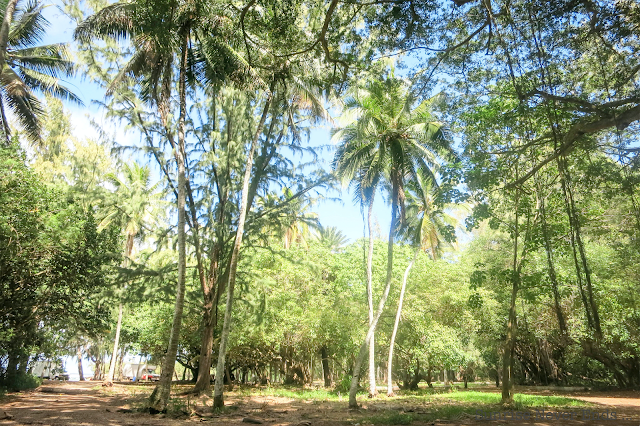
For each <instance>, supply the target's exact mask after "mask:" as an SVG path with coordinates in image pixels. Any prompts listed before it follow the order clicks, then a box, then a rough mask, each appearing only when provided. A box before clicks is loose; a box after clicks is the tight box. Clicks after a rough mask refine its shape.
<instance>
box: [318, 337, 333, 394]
mask: <svg viewBox="0 0 640 426" xmlns="http://www.w3.org/2000/svg"><path fill="white" fill-rule="evenodd" d="M320 356H321V357H322V376H323V377H324V387H325V388H328V387H330V386H331V370H329V357H328V355H327V347H326V346H323V347H321V348H320Z"/></svg>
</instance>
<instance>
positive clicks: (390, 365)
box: [387, 250, 418, 396]
mask: <svg viewBox="0 0 640 426" xmlns="http://www.w3.org/2000/svg"><path fill="white" fill-rule="evenodd" d="M417 256H418V251H417V250H416V252H415V254H414V255H413V259H412V260H411V263H409V266H407V269H406V270H405V271H404V277H403V278H402V288H401V289H400V300H399V301H398V311H397V312H396V320H395V322H394V323H393V332H392V333H391V341H390V342H389V362H388V372H387V396H393V380H392V378H393V374H392V373H393V348H394V346H395V343H396V334H397V333H398V324H400V316H401V315H402V301H403V300H404V292H405V289H406V288H407V278H409V271H411V267H412V266H413V264H414V262H415V261H416V257H417Z"/></svg>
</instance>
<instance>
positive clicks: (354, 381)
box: [349, 182, 398, 408]
mask: <svg viewBox="0 0 640 426" xmlns="http://www.w3.org/2000/svg"><path fill="white" fill-rule="evenodd" d="M391 197H392V200H393V201H392V203H391V226H390V228H389V244H388V246H387V282H386V285H385V288H384V293H383V294H382V297H381V298H380V303H378V310H377V311H376V314H375V316H374V317H373V322H372V323H371V325H370V326H369V330H368V331H367V336H366V337H365V339H364V342H363V343H362V345H361V346H360V352H359V353H358V357H357V358H356V363H355V365H354V367H353V376H352V378H351V387H350V389H349V408H358V401H357V399H356V394H357V393H358V384H359V382H360V369H361V368H362V362H363V361H364V358H365V357H366V355H367V346H368V345H369V342H370V341H371V337H372V336H373V333H374V332H375V329H376V325H377V324H378V320H379V319H380V316H381V315H382V311H383V310H384V305H385V304H386V302H387V297H389V290H390V289H391V281H392V278H393V275H392V273H393V234H394V232H395V228H396V223H397V217H396V213H397V212H396V210H397V209H398V185H397V183H396V182H394V184H393V189H392V195H391Z"/></svg>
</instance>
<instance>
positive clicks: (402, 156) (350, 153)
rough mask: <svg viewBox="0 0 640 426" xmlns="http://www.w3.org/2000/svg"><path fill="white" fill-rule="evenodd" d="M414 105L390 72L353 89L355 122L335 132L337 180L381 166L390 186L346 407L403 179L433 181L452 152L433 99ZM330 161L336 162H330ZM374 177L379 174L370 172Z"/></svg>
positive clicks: (400, 218) (401, 212) (400, 213)
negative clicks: (383, 238)
mask: <svg viewBox="0 0 640 426" xmlns="http://www.w3.org/2000/svg"><path fill="white" fill-rule="evenodd" d="M416 103H417V99H416V97H415V95H414V94H413V93H412V92H411V91H410V90H409V86H408V84H407V83H406V82H405V81H404V80H401V79H397V78H395V77H394V76H393V75H390V76H388V77H387V78H385V79H383V80H375V81H370V82H367V83H366V84H365V85H363V86H362V87H360V88H358V89H356V91H355V93H354V96H353V97H352V98H351V99H349V100H348V101H347V108H348V109H350V110H352V112H353V115H354V117H355V120H354V121H353V122H352V123H351V124H349V125H348V126H346V127H345V128H343V129H341V130H339V131H338V135H344V136H343V138H344V145H347V146H344V149H343V151H344V152H345V153H344V154H343V155H342V156H341V161H342V163H345V162H348V163H349V165H348V167H344V169H345V170H348V171H351V173H352V174H351V176H348V175H343V178H345V177H350V178H351V179H354V178H356V177H358V175H360V176H362V175H364V176H367V175H368V174H369V173H370V170H374V171H377V170H382V171H383V173H384V174H383V177H384V179H385V180H386V182H387V183H388V185H389V187H390V189H391V190H390V198H391V226H390V228H389V242H388V247H387V277H386V284H385V288H384V291H383V294H382V297H381V298H380V301H379V303H378V309H377V311H376V313H375V315H374V317H373V320H372V321H371V323H370V325H369V330H368V332H367V335H366V338H365V340H364V342H363V344H362V346H361V347H360V353H359V355H358V358H357V360H356V364H355V366H354V370H353V378H352V381H351V389H350V392H349V406H350V407H354V408H355V407H357V401H356V392H357V389H358V383H359V380H360V369H361V367H362V361H363V360H364V358H365V356H366V351H367V346H368V345H369V342H370V340H371V338H372V336H373V334H374V332H375V329H376V325H377V323H378V320H379V319H380V315H382V311H383V309H384V306H385V303H386V300H387V297H388V295H389V290H390V288H391V282H392V272H393V242H394V235H395V233H396V231H397V228H398V224H399V223H404V222H405V208H404V200H405V195H404V188H405V183H406V182H407V180H412V179H416V176H417V174H418V173H419V172H421V173H424V174H426V175H430V176H433V177H434V180H435V175H434V168H435V167H436V166H437V165H438V164H439V162H440V161H442V160H443V159H445V158H450V157H453V156H454V155H455V154H454V151H453V149H452V148H451V144H450V138H449V137H448V132H447V128H446V126H444V125H443V123H441V122H439V121H437V120H436V119H435V118H434V117H433V115H432V114H431V106H432V103H433V100H427V101H424V102H422V103H420V104H419V105H418V106H417V107H415V108H414V105H415V104H416ZM339 153H340V151H339ZM336 163H337V165H338V166H339V165H340V163H339V162H337V161H334V164H336ZM336 170H338V167H336ZM376 175H377V176H379V175H380V174H379V173H377V172H376ZM369 181H371V179H370V178H369V179H365V180H364V182H365V183H367V182H369Z"/></svg>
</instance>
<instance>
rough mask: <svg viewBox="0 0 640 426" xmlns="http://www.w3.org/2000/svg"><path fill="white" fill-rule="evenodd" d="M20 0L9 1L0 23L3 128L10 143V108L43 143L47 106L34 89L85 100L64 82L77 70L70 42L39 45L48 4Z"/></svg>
mask: <svg viewBox="0 0 640 426" xmlns="http://www.w3.org/2000/svg"><path fill="white" fill-rule="evenodd" d="M20 3H21V2H20V1H19V0H10V1H9V2H8V3H7V4H6V8H5V10H4V17H3V21H2V26H0V70H1V71H0V87H2V90H0V120H1V121H2V123H1V129H0V131H2V132H3V133H4V134H5V137H6V141H7V143H8V142H9V138H10V135H11V129H10V127H9V123H8V121H7V108H8V109H9V111H11V112H12V113H13V115H14V116H15V118H16V120H17V121H18V123H19V124H20V127H21V128H22V129H23V130H24V132H25V133H26V135H27V137H28V138H29V140H30V142H31V143H33V144H35V145H36V146H40V145H41V143H42V139H41V135H40V134H41V127H42V116H43V114H44V112H45V109H44V107H43V105H42V104H41V103H40V101H39V100H38V98H37V97H36V96H35V94H34V92H40V93H43V94H45V95H50V96H53V97H56V98H60V99H64V100H69V101H73V102H76V103H78V104H82V102H81V101H80V99H79V98H78V97H77V96H76V95H74V94H73V93H72V92H71V91H70V90H69V89H67V88H66V87H65V86H64V85H62V84H61V83H60V78H61V77H70V76H72V75H73V74H74V73H75V65H74V64H73V62H71V61H70V59H69V54H68V51H67V46H66V44H62V43H59V44H49V45H44V46H39V45H38V44H39V43H40V42H41V41H42V37H43V36H44V33H45V30H46V27H47V26H48V25H49V21H47V20H46V19H45V18H44V16H42V10H43V9H44V7H45V6H44V5H42V4H40V3H38V2H36V1H28V2H26V4H24V5H21V4H20Z"/></svg>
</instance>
